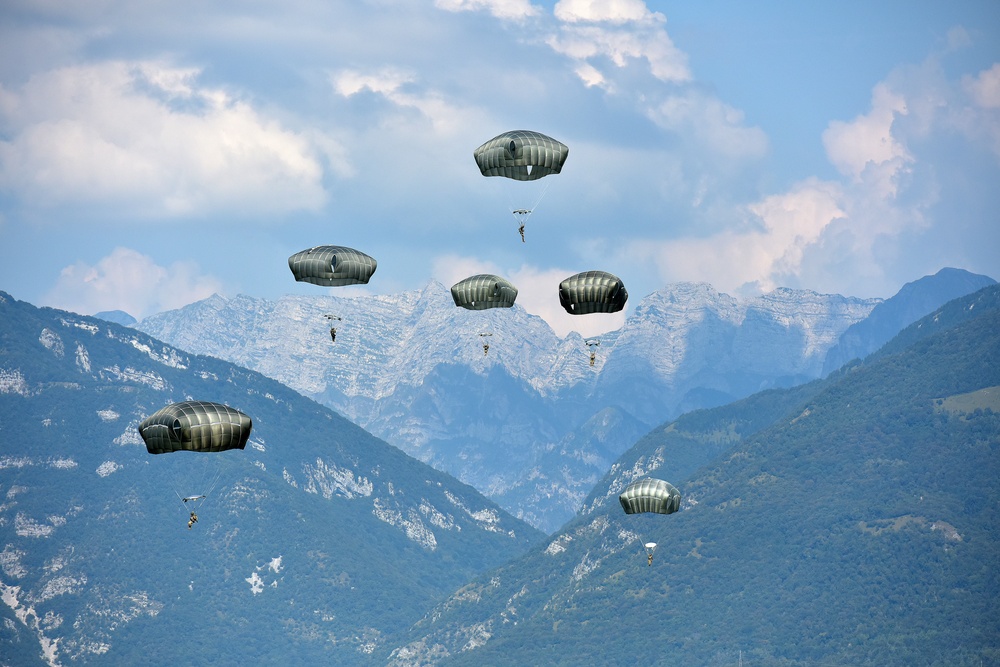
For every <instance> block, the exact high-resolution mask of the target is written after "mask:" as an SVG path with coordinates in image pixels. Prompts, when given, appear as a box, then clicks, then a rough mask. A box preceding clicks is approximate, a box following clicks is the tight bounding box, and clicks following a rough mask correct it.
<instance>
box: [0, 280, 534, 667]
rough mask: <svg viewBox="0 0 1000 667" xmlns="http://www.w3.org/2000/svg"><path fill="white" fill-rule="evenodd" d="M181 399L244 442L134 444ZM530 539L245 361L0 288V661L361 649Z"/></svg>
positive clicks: (354, 660)
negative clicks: (212, 409) (233, 427)
mask: <svg viewBox="0 0 1000 667" xmlns="http://www.w3.org/2000/svg"><path fill="white" fill-rule="evenodd" d="M188 399H197V400H208V401H216V402H221V403H225V404H228V405H231V406H232V407H235V408H237V409H239V410H242V411H243V412H245V413H246V414H248V415H250V416H251V418H252V419H253V430H252V433H251V436H250V441H249V443H248V444H247V446H246V449H245V450H234V451H229V452H221V453H217V454H193V453H190V452H177V453H173V454H162V455H158V456H153V455H150V454H148V453H147V451H146V448H145V446H144V444H143V442H142V440H141V439H140V437H139V434H138V432H137V429H136V426H137V424H138V423H139V421H140V420H141V419H143V418H144V417H145V416H147V415H149V414H151V413H153V412H155V411H156V410H158V409H159V408H161V407H162V406H164V405H167V404H169V403H173V402H177V401H183V400H188ZM216 481H217V485H216ZM213 485H214V486H213ZM213 489H214V492H213V493H211V494H210V495H209V497H208V498H207V499H206V501H205V503H204V505H202V508H201V509H200V510H199V512H198V513H199V515H200V517H199V518H200V520H199V522H198V523H197V524H195V525H194V526H193V527H192V528H191V529H189V528H188V527H187V522H188V519H189V515H188V509H189V506H188V505H186V504H185V503H182V502H181V500H180V496H184V495H197V494H201V493H205V492H210V491H212V490H213ZM178 494H179V495H178ZM542 537H543V535H542V534H541V533H539V532H538V531H537V530H535V529H534V528H532V527H531V526H529V525H528V524H526V523H524V522H522V521H520V520H518V519H515V518H513V517H511V516H510V515H509V514H507V513H506V512H504V511H503V510H501V509H500V508H499V507H498V506H496V505H495V504H494V503H493V502H491V501H490V500H488V499H486V498H485V497H483V496H482V495H481V494H479V493H478V492H477V491H475V490H474V489H473V488H471V487H469V486H467V485H465V484H462V483H461V482H458V481H457V480H455V479H454V478H452V477H450V476H448V475H447V474H445V473H442V472H439V471H437V470H434V469H433V468H431V467H429V466H427V465H425V464H423V463H420V462H419V461H417V460H415V459H412V458H410V457H409V456H407V455H406V454H404V453H403V452H401V451H400V450H399V449H397V448H395V447H392V446H390V445H388V444H386V443H385V442H383V441H381V440H378V439H377V438H375V437H373V436H372V435H370V434H368V433H366V432H365V431H363V430H361V429H360V428H359V427H357V426H356V425H354V424H352V423H351V422H349V421H347V420H346V419H343V418H342V417H340V416H339V415H337V414H336V413H334V412H333V411H332V410H330V409H328V408H325V407H322V406H320V405H318V404H317V403H315V402H313V401H311V400H309V399H307V398H304V397H302V396H301V395H300V394H298V393H296V392H294V391H293V390H291V389H289V388H288V387H286V386H284V385H282V384H279V383H278V382H276V381H274V380H271V379H269V378H266V377H264V376H263V375H260V374H258V373H256V372H252V371H248V370H245V369H242V368H239V367H237V366H234V365H232V364H230V363H227V362H223V361H219V360H217V359H212V358H208V357H198V356H194V355H190V354H188V353H185V352H181V351H179V350H177V349H175V348H173V347H170V346H168V345H166V344H164V343H162V342H159V341H157V340H155V339H153V338H151V337H150V336H148V335H146V334H143V333H139V332H137V331H135V330H133V329H129V328H125V327H122V326H119V325H117V324H113V323H110V322H106V321H103V320H98V319H95V318H89V317H83V316H79V315H75V314H71V313H67V312H64V311H58V310H52V309H39V308H35V307H34V306H31V305H30V304H27V303H23V302H18V301H15V300H14V299H13V298H11V297H10V296H9V295H7V294H5V293H0V601H2V604H0V615H2V616H3V619H4V621H3V623H2V624H0V664H5V665H32V664H49V665H56V664H62V665H69V664H77V663H81V664H82V663H87V664H109V665H110V664H113V665H122V664H134V665H139V664H142V665H165V666H166V665H171V666H173V665H208V664H213V665H246V664H316V663H322V664H345V665H350V664H370V662H369V660H370V659H369V654H370V652H371V651H373V650H374V649H375V648H377V647H378V646H379V645H380V644H381V643H383V642H385V641H386V637H387V635H389V634H390V633H392V632H395V631H397V630H399V629H401V628H405V627H407V626H408V625H409V624H411V623H412V622H414V621H415V620H416V619H418V618H419V617H420V616H421V615H422V614H423V613H424V611H425V610H426V608H427V607H428V606H429V605H431V604H432V603H433V602H435V601H436V600H438V599H440V598H442V597H443V596H444V595H446V594H447V593H448V592H449V591H451V590H454V588H456V587H457V586H459V585H461V584H463V583H464V582H466V581H468V580H469V579H470V578H472V577H473V576H475V575H476V574H478V573H479V572H482V571H483V570H485V569H487V568H490V567H495V566H497V565H499V564H501V563H503V562H506V561H507V560H509V559H510V558H511V557H513V556H515V555H518V554H520V553H523V552H524V551H525V550H526V549H527V548H528V547H529V546H530V545H532V544H534V543H537V542H538V540H540V539H542Z"/></svg>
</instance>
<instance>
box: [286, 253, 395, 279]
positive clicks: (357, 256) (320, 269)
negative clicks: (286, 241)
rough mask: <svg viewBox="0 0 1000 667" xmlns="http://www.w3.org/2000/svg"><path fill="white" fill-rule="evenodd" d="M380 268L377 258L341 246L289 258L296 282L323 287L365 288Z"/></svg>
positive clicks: (297, 254)
mask: <svg viewBox="0 0 1000 667" xmlns="http://www.w3.org/2000/svg"><path fill="white" fill-rule="evenodd" d="M377 267H378V262H376V261H375V258H373V257H369V256H368V255H366V254H365V253H363V252H361V251H360V250H355V249H354V248H345V247H344V246H338V245H321V246H316V247H314V248H309V249H308V250H303V251H302V252H297V253H295V254H294V255H292V256H291V257H289V258H288V268H290V269H291V270H292V274H293V275H294V276H295V280H297V281H299V282H306V283H312V284H314V285H321V286H323V287H342V286H344V285H362V284H365V283H367V282H368V281H369V280H370V279H371V277H372V274H374V273H375V269H376V268H377Z"/></svg>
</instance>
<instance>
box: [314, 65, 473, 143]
mask: <svg viewBox="0 0 1000 667" xmlns="http://www.w3.org/2000/svg"><path fill="white" fill-rule="evenodd" d="M330 84H331V85H332V86H333V89H334V90H335V91H336V92H337V93H338V94H339V95H342V96H344V97H352V96H354V95H357V94H358V93H361V92H362V91H370V92H372V93H375V94H377V95H380V96H382V97H383V98H385V99H386V100H388V101H389V102H391V103H392V104H394V105H396V106H398V107H402V108H409V109H415V110H416V111H418V112H419V113H420V114H421V116H422V117H423V118H425V119H427V120H428V121H430V123H431V125H432V127H433V129H434V130H435V132H440V133H441V134H452V133H454V132H456V131H458V130H459V129H461V128H464V127H467V126H469V125H474V124H475V121H476V119H477V117H478V112H476V111H474V110H472V109H469V108H467V107H463V106H459V105H455V104H453V103H451V102H449V101H448V100H447V99H446V98H445V96H444V95H442V94H440V93H438V92H436V91H433V90H427V89H426V87H425V86H422V85H420V82H419V81H418V78H417V76H416V75H415V74H413V73H411V72H408V71H406V70H402V69H399V68H396V67H382V68H378V69H375V70H372V71H368V72H362V71H359V70H353V69H345V70H340V71H337V72H334V73H332V74H331V75H330Z"/></svg>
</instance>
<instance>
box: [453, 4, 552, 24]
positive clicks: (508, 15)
mask: <svg viewBox="0 0 1000 667" xmlns="http://www.w3.org/2000/svg"><path fill="white" fill-rule="evenodd" d="M434 6H435V7H437V8H438V9H443V10H445V11H449V12H478V11H486V12H489V13H490V14H491V15H493V16H495V17H496V18H498V19H504V20H515V21H520V20H524V19H526V18H530V17H532V16H538V15H539V14H540V13H541V8H540V7H538V6H537V5H533V4H531V3H530V2H528V0H434Z"/></svg>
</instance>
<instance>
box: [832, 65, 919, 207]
mask: <svg viewBox="0 0 1000 667" xmlns="http://www.w3.org/2000/svg"><path fill="white" fill-rule="evenodd" d="M907 113H908V109H907V104H906V100H905V98H904V97H903V96H902V95H900V94H898V93H895V92H893V91H892V90H891V89H890V88H889V86H887V85H886V84H884V83H880V84H879V85H877V86H875V90H874V91H873V93H872V108H871V111H869V112H868V113H867V114H865V115H861V116H858V117H857V118H855V119H854V120H853V121H851V122H850V123H845V122H843V121H833V122H831V123H830V125H829V127H827V129H826V131H825V132H823V146H824V148H826V153H827V157H829V159H830V162H831V163H833V165H834V166H835V167H837V169H838V170H839V171H840V172H841V173H842V174H844V175H845V176H850V177H851V178H853V179H854V180H855V181H860V180H861V178H862V174H863V173H864V172H865V171H866V170H867V169H874V170H879V171H881V172H882V173H881V175H880V176H879V179H880V180H881V181H883V184H884V185H885V187H886V194H887V195H888V194H891V193H893V192H894V191H895V185H894V184H893V177H894V176H895V174H896V172H898V171H899V170H900V169H902V168H903V167H904V166H905V164H906V163H908V162H910V161H912V159H913V158H912V157H911V156H910V154H909V153H908V152H907V150H906V148H905V147H904V146H903V145H902V143H900V142H899V141H898V140H897V139H896V138H895V137H894V136H893V133H892V127H893V123H894V121H895V119H896V118H897V117H898V116H901V115H903V116H905V115H906V114H907Z"/></svg>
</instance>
